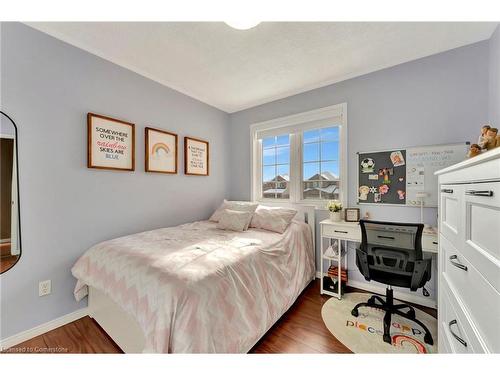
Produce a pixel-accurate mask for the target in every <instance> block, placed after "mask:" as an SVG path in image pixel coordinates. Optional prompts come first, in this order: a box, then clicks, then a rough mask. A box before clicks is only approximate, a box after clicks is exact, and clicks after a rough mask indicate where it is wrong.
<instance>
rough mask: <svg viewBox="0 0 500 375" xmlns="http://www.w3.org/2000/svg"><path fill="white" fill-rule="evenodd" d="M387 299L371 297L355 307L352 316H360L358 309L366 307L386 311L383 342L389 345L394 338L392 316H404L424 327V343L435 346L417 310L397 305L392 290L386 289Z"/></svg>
mask: <svg viewBox="0 0 500 375" xmlns="http://www.w3.org/2000/svg"><path fill="white" fill-rule="evenodd" d="M385 297H386V298H385V301H384V299H383V298H382V297H379V296H371V297H370V299H368V302H362V303H358V304H357V305H356V306H354V309H352V311H351V315H352V316H358V315H359V311H358V309H359V308H360V307H365V306H367V307H373V308H377V309H381V310H384V311H385V315H384V336H383V340H384V341H385V342H386V343H388V344H392V338H391V332H390V330H391V318H392V314H396V315H399V316H402V317H404V318H406V319H409V320H411V321H412V322H415V323H417V324H418V325H419V326H420V327H422V328H423V329H424V331H425V335H424V342H425V343H426V344H428V345H434V340H433V339H432V335H431V333H430V332H429V330H428V329H427V327H426V326H425V325H424V324H423V323H422V322H421V321H419V320H418V319H417V318H416V316H415V309H414V308H413V307H411V306H410V305H406V304H398V305H395V304H394V296H393V291H392V289H390V288H387V289H386V296H385ZM404 309H408V311H406V312H403V311H401V310H404Z"/></svg>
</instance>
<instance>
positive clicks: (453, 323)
mask: <svg viewBox="0 0 500 375" xmlns="http://www.w3.org/2000/svg"><path fill="white" fill-rule="evenodd" d="M455 324H458V322H457V320H456V319H453V320H452V321H450V322H449V323H448V328H449V330H450V333H451V334H452V335H453V337H454V338H455V339H456V340H457V341H458V342H459V343H460V344H462V345H463V346H467V342H465V340H464V339H463V338H461V337H460V336H458V335H457V334H456V333H455V332H453V330H452V329H451V326H452V325H455Z"/></svg>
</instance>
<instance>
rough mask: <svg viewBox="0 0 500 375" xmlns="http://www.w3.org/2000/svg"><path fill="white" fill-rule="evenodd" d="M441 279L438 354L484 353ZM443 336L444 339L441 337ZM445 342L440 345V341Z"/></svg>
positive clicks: (453, 295) (453, 297)
mask: <svg viewBox="0 0 500 375" xmlns="http://www.w3.org/2000/svg"><path fill="white" fill-rule="evenodd" d="M441 277H442V278H443V280H442V282H441V283H440V285H441V290H440V291H439V299H440V304H439V322H438V324H439V332H440V333H441V336H440V337H439V349H440V352H443V351H445V352H451V353H464V354H465V353H485V352H487V350H486V348H484V347H483V345H482V344H481V341H480V339H479V338H478V336H477V335H476V333H475V331H474V328H473V326H472V324H471V323H470V321H469V320H468V319H467V316H466V314H465V313H464V311H463V310H462V309H461V307H460V302H459V301H458V299H457V298H456V296H455V294H454V292H453V290H452V288H450V287H449V285H448V284H447V282H446V277H445V276H444V275H441ZM443 336H444V337H443ZM443 339H444V340H445V342H443V343H441V340H443Z"/></svg>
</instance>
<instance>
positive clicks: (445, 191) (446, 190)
mask: <svg viewBox="0 0 500 375" xmlns="http://www.w3.org/2000/svg"><path fill="white" fill-rule="evenodd" d="M441 193H448V194H453V189H441Z"/></svg>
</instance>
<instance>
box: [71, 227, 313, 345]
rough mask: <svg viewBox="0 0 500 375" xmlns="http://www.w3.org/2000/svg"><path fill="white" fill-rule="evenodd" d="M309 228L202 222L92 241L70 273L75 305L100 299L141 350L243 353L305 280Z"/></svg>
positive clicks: (309, 266)
mask: <svg viewBox="0 0 500 375" xmlns="http://www.w3.org/2000/svg"><path fill="white" fill-rule="evenodd" d="M312 243H313V241H312V234H311V229H310V227H309V226H308V225H307V224H305V223H301V222H298V221H293V222H292V224H291V225H290V226H289V227H288V229H287V230H286V231H285V233H283V234H278V233H274V232H269V231H265V230H259V229H254V228H250V229H249V230H248V231H245V232H232V231H224V230H220V229H217V228H216V224H215V223H213V222H209V221H199V222H194V223H189V224H184V225H180V226H177V227H170V228H163V229H157V230H152V231H148V232H143V233H138V234H133V235H130V236H126V237H121V238H117V239H113V240H110V241H105V242H102V243H100V244H97V245H95V246H93V247H92V248H90V249H89V250H88V251H86V252H85V253H84V254H83V255H82V257H81V258H80V259H79V260H78V261H77V262H76V264H75V265H74V266H73V268H72V270H71V271H72V273H73V275H74V276H75V278H76V279H77V284H76V287H75V298H76V299H77V300H80V299H82V298H83V297H85V296H86V295H87V293H88V286H92V287H94V288H96V289H98V290H99V291H101V292H103V293H104V294H105V295H106V296H108V297H109V298H110V299H111V300H113V301H114V302H115V303H116V304H118V305H119V306H120V307H121V308H122V309H123V310H124V311H125V312H127V313H129V314H130V315H131V316H132V317H133V318H134V319H135V320H136V321H137V323H138V324H139V326H140V327H141V329H142V331H143V333H144V337H145V342H146V344H145V350H144V351H145V352H155V353H245V352H248V351H249V350H250V349H251V347H252V346H253V345H254V344H255V343H256V342H257V341H258V340H259V338H260V337H261V336H262V335H263V334H264V333H265V332H266V331H267V330H268V329H269V328H270V327H271V326H272V325H273V324H274V323H275V322H276V321H277V320H278V319H279V318H280V317H281V316H282V314H283V313H284V312H286V310H288V308H289V307H290V306H291V305H292V304H293V302H294V301H295V299H296V298H297V296H298V295H299V294H300V293H301V291H302V290H303V289H304V287H305V286H306V285H307V284H308V283H309V281H311V279H313V278H314V273H315V267H314V250H313V245H312Z"/></svg>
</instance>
